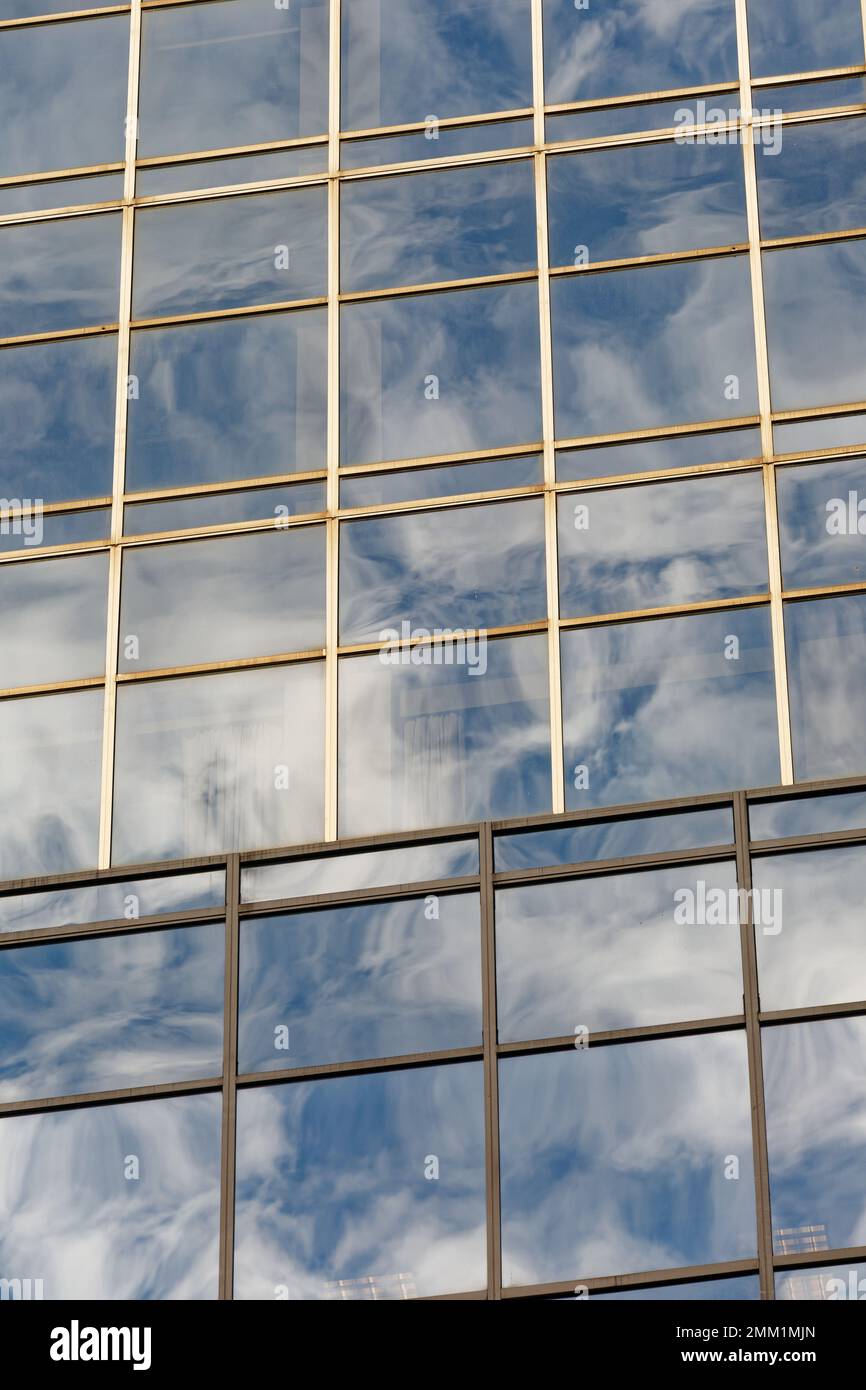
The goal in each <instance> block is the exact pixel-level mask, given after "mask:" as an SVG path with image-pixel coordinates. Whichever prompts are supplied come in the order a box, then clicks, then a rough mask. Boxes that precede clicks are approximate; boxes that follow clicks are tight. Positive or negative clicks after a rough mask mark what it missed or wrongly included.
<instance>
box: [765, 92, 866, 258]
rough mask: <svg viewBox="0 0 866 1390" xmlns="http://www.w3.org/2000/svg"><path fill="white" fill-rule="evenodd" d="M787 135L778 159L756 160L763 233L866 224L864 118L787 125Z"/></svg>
mask: <svg viewBox="0 0 866 1390" xmlns="http://www.w3.org/2000/svg"><path fill="white" fill-rule="evenodd" d="M784 136H785V138H784V142H783V143H782V145H781V147H780V150H779V156H780V157H779V158H778V159H761V160H759V161H758V193H759V197H760V205H761V232H762V235H763V236H765V237H787V236H801V235H802V236H811V235H814V234H815V233H816V232H835V231H845V230H846V229H848V228H849V227H862V226H864V225H866V168H864V153H866V149H864V147H866V120H864V119H862V118H859V119H856V120H850V121H817V122H816V123H815V124H814V125H803V126H796V125H795V126H785V130H784Z"/></svg>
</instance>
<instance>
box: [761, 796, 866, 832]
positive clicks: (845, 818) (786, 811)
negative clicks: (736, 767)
mask: <svg viewBox="0 0 866 1390" xmlns="http://www.w3.org/2000/svg"><path fill="white" fill-rule="evenodd" d="M862 826H866V792H840V793H839V794H838V795H836V796H832V795H831V796H798V797H788V798H785V799H783V800H782V801H750V802H749V831H750V834H751V837H752V839H753V840H780V839H782V838H783V837H784V836H786V835H815V834H817V833H819V832H820V831H822V830H859V829H860V828H861V827H862Z"/></svg>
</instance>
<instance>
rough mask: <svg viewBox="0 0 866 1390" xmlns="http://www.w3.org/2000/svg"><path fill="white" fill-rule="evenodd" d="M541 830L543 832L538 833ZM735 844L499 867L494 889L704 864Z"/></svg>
mask: <svg viewBox="0 0 866 1390" xmlns="http://www.w3.org/2000/svg"><path fill="white" fill-rule="evenodd" d="M542 833H543V832H542ZM735 852H736V846H735V845H734V844H733V843H731V844H728V845H706V846H704V847H702V848H698V849H669V850H659V851H657V852H655V853H650V854H628V855H622V856H621V857H620V858H617V859H582V860H578V861H577V862H575V863H573V864H545V865H541V866H538V867H536V868H532V869H528V868H527V869H503V870H500V871H499V872H497V873H494V875H493V885H494V887H495V888H506V887H507V888H513V887H515V886H518V885H521V884H524V885H529V884H533V883H550V882H557V881H559V880H561V879H565V880H568V879H571V878H592V877H593V876H594V875H598V876H599V877H603V876H608V875H610V874H619V873H629V872H635V871H637V870H640V869H652V868H656V867H657V868H664V867H665V866H667V865H671V864H708V863H712V862H714V861H716V860H720V859H722V860H723V859H731V858H733V856H734V854H735Z"/></svg>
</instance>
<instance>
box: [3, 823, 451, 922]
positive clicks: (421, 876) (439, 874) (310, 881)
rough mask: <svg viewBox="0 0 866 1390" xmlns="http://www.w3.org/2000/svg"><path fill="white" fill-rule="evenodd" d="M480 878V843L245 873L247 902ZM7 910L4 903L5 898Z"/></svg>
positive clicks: (437, 844) (407, 848)
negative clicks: (440, 880) (470, 875)
mask: <svg viewBox="0 0 866 1390" xmlns="http://www.w3.org/2000/svg"><path fill="white" fill-rule="evenodd" d="M477 873H478V841H477V840H475V839H473V840H433V841H431V842H430V844H427V845H404V846H402V847H400V848H397V849H381V850H379V849H377V850H355V851H353V852H352V853H351V854H323V855H321V856H318V857H317V858H315V859H287V860H285V861H284V862H283V863H282V864H260V865H256V866H255V867H253V868H243V869H241V900H242V901H243V902H268V901H271V900H273V899H276V898H299V897H303V896H306V895H309V894H313V893H346V892H350V891H352V890H354V889H358V888H389V887H393V886H394V885H396V884H401V883H424V882H428V883H429V882H433V881H434V880H435V879H440V878H460V877H463V876H466V875H469V874H477ZM0 909H2V899H0Z"/></svg>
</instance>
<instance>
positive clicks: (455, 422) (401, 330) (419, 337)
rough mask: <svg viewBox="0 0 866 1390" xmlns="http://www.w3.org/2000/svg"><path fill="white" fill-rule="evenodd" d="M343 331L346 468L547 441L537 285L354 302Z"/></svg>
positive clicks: (344, 313)
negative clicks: (543, 420)
mask: <svg viewBox="0 0 866 1390" xmlns="http://www.w3.org/2000/svg"><path fill="white" fill-rule="evenodd" d="M341 330H342V339H341V352H340V375H341V384H340V415H341V429H340V449H341V462H342V463H343V464H352V463H373V462H378V461H380V460H384V459H404V458H423V457H428V456H436V455H439V454H451V453H463V452H468V451H469V450H472V449H497V448H508V447H509V446H510V445H513V444H528V443H531V442H532V441H534V440H536V439H538V438H539V437H540V434H541V403H540V385H539V382H540V362H539V347H538V341H539V340H538V288H537V286H536V285H534V284H532V283H526V284H516V285H502V286H485V287H484V288H483V289H476V290H453V291H450V292H449V291H446V292H445V293H442V294H425V295H418V296H415V295H408V296H405V297H401V298H399V299H392V300H382V301H370V302H362V303H359V304H347V305H344V307H343V310H342V315H341Z"/></svg>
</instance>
